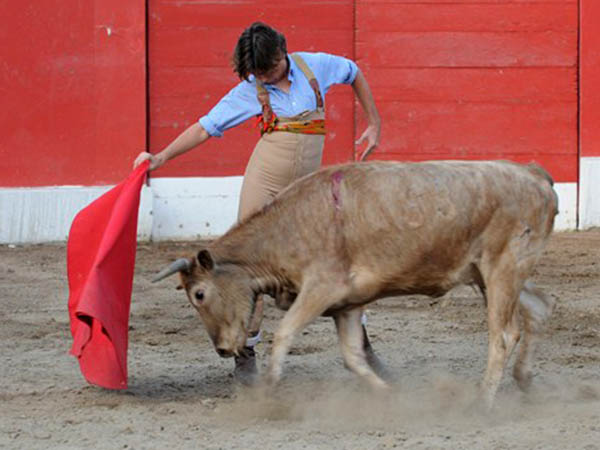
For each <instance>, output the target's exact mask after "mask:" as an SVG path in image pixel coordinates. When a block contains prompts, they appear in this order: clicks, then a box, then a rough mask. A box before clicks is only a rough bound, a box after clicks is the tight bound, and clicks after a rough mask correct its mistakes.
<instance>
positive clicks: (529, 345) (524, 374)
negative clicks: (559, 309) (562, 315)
mask: <svg viewBox="0 0 600 450" xmlns="http://www.w3.org/2000/svg"><path fill="white" fill-rule="evenodd" d="M553 307H554V300H553V299H552V298H550V297H549V296H547V295H545V294H544V293H543V292H542V291H540V290H539V289H537V288H536V287H535V286H534V285H533V283H531V282H530V281H527V282H526V283H525V286H524V287H523V290H522V291H521V293H520V295H519V312H520V314H521V317H522V318H523V338H522V339H521V343H520V345H519V352H518V355H517V361H516V362H515V366H514V369H513V376H514V378H515V381H516V382H517V385H518V386H519V388H521V389H522V390H526V389H527V388H529V386H530V385H531V379H532V378H533V375H532V370H531V367H532V360H533V354H534V346H535V344H536V341H537V339H538V336H539V333H540V331H541V328H542V325H543V324H544V322H545V321H546V320H547V319H548V318H549V317H550V314H552V309H553Z"/></svg>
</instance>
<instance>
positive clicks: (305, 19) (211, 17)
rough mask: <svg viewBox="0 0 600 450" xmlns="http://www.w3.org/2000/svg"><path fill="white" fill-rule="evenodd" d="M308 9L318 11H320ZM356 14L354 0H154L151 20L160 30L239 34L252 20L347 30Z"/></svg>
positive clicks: (286, 26) (281, 27) (284, 28)
mask: <svg viewBox="0 0 600 450" xmlns="http://www.w3.org/2000/svg"><path fill="white" fill-rule="evenodd" d="M308 11H318V14H310V13H307V12H308ZM353 17H354V8H353V2H352V0H336V1H331V0H330V1H327V2H322V1H306V0H304V1H302V2H290V1H287V2H286V1H283V2H264V1H263V2H257V1H252V2H236V3H235V4H232V3H230V2H222V1H221V2H205V3H203V4H202V6H201V7H199V5H198V4H197V3H195V2H182V1H152V2H151V14H150V16H149V20H150V25H151V27H153V28H154V29H155V30H157V31H162V30H165V29H173V28H177V29H181V28H185V29H197V28H199V27H206V28H208V29H210V30H212V31H213V32H218V31H217V30H218V29H220V28H235V29H236V30H237V32H238V34H240V33H241V32H242V31H243V30H244V29H245V28H246V27H248V26H249V25H250V24H251V23H252V22H253V21H261V22H264V23H267V24H269V25H270V26H272V27H273V28H275V29H277V30H279V31H282V32H284V34H287V33H285V31H291V30H293V29H299V30H305V31H306V30H315V29H319V30H338V31H348V28H349V27H348V24H351V23H352V22H353ZM291 19H293V20H291ZM309 34H310V33H309Z"/></svg>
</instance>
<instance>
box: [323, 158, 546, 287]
mask: <svg viewBox="0 0 600 450" xmlns="http://www.w3.org/2000/svg"><path fill="white" fill-rule="evenodd" d="M534 172H535V171H533V172H532V171H531V169H530V168H529V167H527V166H523V165H518V164H514V163H509V162H500V161H497V162H496V161H494V162H461V161H439V162H427V163H369V164H358V165H348V166H340V167H337V168H331V169H328V170H327V171H326V173H325V174H323V175H326V176H325V177H324V180H325V182H326V183H329V184H330V192H331V200H330V201H331V202H332V207H333V209H332V210H333V224H332V233H334V238H335V239H338V241H339V242H340V244H341V245H343V246H344V253H345V254H346V255H348V258H349V259H350V260H351V264H353V265H354V266H369V267H370V268H371V269H375V270H376V271H377V272H378V273H379V274H381V277H383V278H385V277H386V276H389V277H390V278H397V277H398V274H399V273H407V274H410V276H415V277H416V278H415V279H414V280H407V282H414V283H417V284H418V283H419V282H420V281H419V280H420V279H427V280H431V281H432V283H433V284H435V280H436V274H437V275H438V276H439V278H440V279H442V278H446V277H447V275H448V272H449V271H450V272H451V271H452V270H457V271H460V270H462V265H464V264H465V261H466V260H470V259H473V258H476V257H477V255H476V254H477V253H478V252H482V251H483V250H484V247H485V246H490V245H498V246H500V245H503V244H502V242H501V241H502V240H508V239H510V236H511V235H512V234H515V233H522V232H523V230H528V231H527V232H530V233H532V236H539V237H540V238H541V239H545V237H546V236H547V235H548V234H549V233H550V231H551V229H552V225H553V222H554V216H555V214H556V211H557V204H556V194H555V193H554V191H553V189H552V187H551V184H550V182H549V181H548V180H547V179H546V178H545V177H543V176H540V174H539V173H534ZM334 230H335V231H334ZM492 240H496V241H497V242H495V243H494V242H491V241H492ZM386 274H387V275H386ZM419 274H420V275H419Z"/></svg>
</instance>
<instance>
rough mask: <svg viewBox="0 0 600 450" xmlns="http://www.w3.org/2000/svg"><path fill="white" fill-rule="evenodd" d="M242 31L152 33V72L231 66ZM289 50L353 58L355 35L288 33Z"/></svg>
mask: <svg viewBox="0 0 600 450" xmlns="http://www.w3.org/2000/svg"><path fill="white" fill-rule="evenodd" d="M240 32H241V30H239V29H237V28H235V29H234V28H223V29H220V30H219V32H218V33H217V32H215V30H211V29H204V28H198V29H194V30H188V31H182V30H173V29H163V30H162V31H160V32H159V31H158V30H155V29H152V30H151V33H150V36H149V42H150V44H149V45H150V47H149V49H150V69H151V70H152V69H153V68H155V67H194V66H204V67H226V68H229V67H230V60H231V56H232V54H233V50H234V48H235V45H236V43H237V40H238V38H239V34H240ZM282 32H284V33H285V34H286V39H287V44H288V51H290V52H294V51H309V52H315V51H319V52H326V53H333V54H336V55H340V56H346V57H351V56H352V49H353V47H352V34H351V33H340V32H339V31H337V30H312V31H311V32H310V33H306V32H303V31H301V30H292V31H290V32H286V30H282Z"/></svg>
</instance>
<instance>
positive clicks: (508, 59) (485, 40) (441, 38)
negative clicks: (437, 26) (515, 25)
mask: <svg viewBox="0 0 600 450" xmlns="http://www.w3.org/2000/svg"><path fill="white" fill-rule="evenodd" d="M356 52H357V60H358V62H359V64H361V65H365V66H387V67H527V66H567V67H574V66H575V65H576V64H577V33H574V32H543V33H542V32H532V33H525V32H514V33H483V32H482V33H465V32H431V33H392V32H363V31H359V32H357V41H356Z"/></svg>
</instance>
